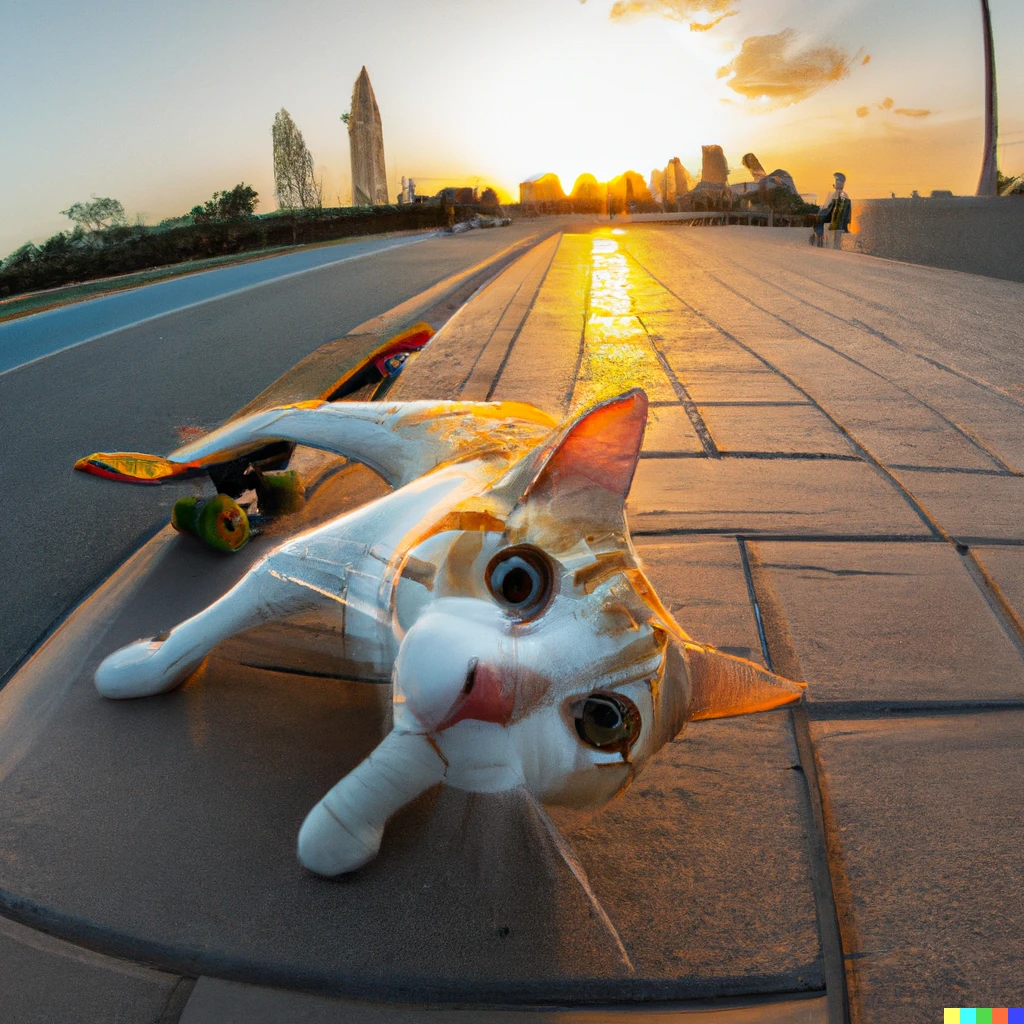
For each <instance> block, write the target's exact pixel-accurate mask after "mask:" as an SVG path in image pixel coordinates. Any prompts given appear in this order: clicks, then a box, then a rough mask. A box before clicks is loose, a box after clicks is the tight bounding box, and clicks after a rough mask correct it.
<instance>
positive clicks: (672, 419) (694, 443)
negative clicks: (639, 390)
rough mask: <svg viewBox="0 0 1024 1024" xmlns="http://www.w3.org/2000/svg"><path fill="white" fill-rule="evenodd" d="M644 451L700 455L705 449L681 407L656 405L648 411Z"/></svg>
mask: <svg viewBox="0 0 1024 1024" xmlns="http://www.w3.org/2000/svg"><path fill="white" fill-rule="evenodd" d="M643 450H644V451H645V452H693V453H695V454H700V453H702V452H703V451H704V447H703V446H702V445H701V443H700V438H699V437H697V431H696V430H694V428H693V424H692V423H691V422H690V417H689V416H687V415H686V410H685V409H683V407H682V406H681V405H655V406H651V407H650V408H649V409H648V411H647V432H646V433H645V434H644V449H643Z"/></svg>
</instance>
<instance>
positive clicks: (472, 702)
mask: <svg viewBox="0 0 1024 1024" xmlns="http://www.w3.org/2000/svg"><path fill="white" fill-rule="evenodd" d="M515 700H516V695H515V689H514V688H513V686H511V685H510V684H506V683H505V681H504V680H503V679H502V677H501V676H500V675H499V674H498V673H497V672H495V671H494V669H493V668H490V667H489V666H487V665H481V664H480V663H479V662H478V661H477V659H476V658H474V659H473V660H472V661H470V663H469V665H468V666H467V668H466V682H465V684H464V685H463V687H462V692H461V693H460V694H459V696H458V698H457V699H456V701H455V703H454V704H453V705H452V708H451V710H450V711H449V712H448V715H447V717H446V718H445V719H444V721H442V722H440V723H439V724H438V725H437V731H438V732H440V731H441V730H442V729H447V728H449V727H450V726H453V725H455V724H456V722H464V721H467V720H468V719H473V720H474V721H477V722H496V723H497V724H498V725H508V723H509V721H511V719H512V709H513V707H514V706H515Z"/></svg>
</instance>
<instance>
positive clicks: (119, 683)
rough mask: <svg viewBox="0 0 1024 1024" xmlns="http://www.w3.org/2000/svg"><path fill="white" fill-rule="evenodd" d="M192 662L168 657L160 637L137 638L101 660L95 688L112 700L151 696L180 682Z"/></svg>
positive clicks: (193, 661)
mask: <svg viewBox="0 0 1024 1024" xmlns="http://www.w3.org/2000/svg"><path fill="white" fill-rule="evenodd" d="M199 660H200V661H201V660H202V659H201V658H200V659H199ZM195 661H196V659H194V658H193V659H191V660H189V661H186V660H184V659H182V658H177V659H175V658H173V657H169V656H168V652H167V651H165V650H164V644H163V641H162V640H160V639H159V638H156V639H153V640H136V641H135V643H133V644H129V645H128V646H127V647H122V648H121V649H120V650H119V651H114V653H113V654H111V655H109V656H108V657H106V658H104V659H103V661H102V662H101V663H100V667H99V668H98V669H96V676H95V682H96V689H97V690H99V692H100V695H101V696H103V697H108V698H110V699H111V700H125V699H127V698H129V697H152V696H153V695H154V694H157V693H165V692H166V691H167V690H173V689H174V687H175V686H177V685H179V684H180V683H181V682H183V681H184V680H185V679H186V678H187V677H188V675H189V674H190V673H191V672H192V670H193V669H194V668H195V667H196V665H195Z"/></svg>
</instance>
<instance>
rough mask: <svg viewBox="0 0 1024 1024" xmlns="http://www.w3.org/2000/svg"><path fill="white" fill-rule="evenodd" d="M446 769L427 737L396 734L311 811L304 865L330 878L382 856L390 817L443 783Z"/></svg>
mask: <svg viewBox="0 0 1024 1024" xmlns="http://www.w3.org/2000/svg"><path fill="white" fill-rule="evenodd" d="M446 768H447V765H446V764H445V762H444V760H443V759H442V757H441V754H440V753H439V752H438V749H437V747H436V746H435V745H434V744H433V743H432V742H431V741H430V739H429V738H428V737H427V736H425V735H424V734H423V733H418V732H402V731H399V730H397V729H394V730H392V731H391V732H390V733H388V735H387V736H385V737H384V739H383V740H382V741H381V743H380V744H379V745H378V746H377V748H376V749H375V750H374V751H373V753H372V754H370V756H369V757H368V758H367V759H366V760H365V761H363V762H362V763H361V764H359V765H358V766H357V767H356V768H354V769H353V770H352V771H351V772H349V773H348V775H346V776H345V777H344V778H343V779H342V780H341V781H340V782H339V783H338V784H337V785H336V786H335V787H334V788H333V789H332V790H331V791H330V792H329V793H328V794H327V795H326V796H325V797H324V798H323V800H321V801H320V803H318V804H317V805H316V807H314V808H313V810H311V811H310V812H309V814H308V815H307V817H306V820H305V821H304V822H303V824H302V828H301V829H300V831H299V863H300V864H302V866H303V867H305V868H308V869H309V870H310V871H315V872H316V873H317V874H318V875H327V876H332V875H341V874H344V873H345V872H347V871H355V870H356V868H361V867H362V866H363V865H364V864H366V863H367V862H368V861H371V860H373V858H374V857H375V856H376V855H377V851H378V850H379V849H380V842H381V838H382V837H383V835H384V826H385V824H387V820H388V818H390V817H391V815H392V814H394V813H395V811H397V810H398V809H399V808H400V807H404V806H405V805H406V804H407V803H409V801H410V800H413V799H415V798H416V797H417V796H419V795H420V793H422V792H423V791H424V790H426V789H429V788H430V787H431V786H433V785H436V784H437V783H438V782H441V781H442V779H443V778H444V773H445V769H446Z"/></svg>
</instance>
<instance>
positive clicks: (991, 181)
mask: <svg viewBox="0 0 1024 1024" xmlns="http://www.w3.org/2000/svg"><path fill="white" fill-rule="evenodd" d="M981 22H982V32H983V34H984V37H985V152H984V155H983V156H982V160H981V177H980V178H979V179H978V195H979V196H986V197H988V196H995V195H998V194H999V193H998V191H997V189H996V136H997V135H998V132H999V126H998V122H997V118H996V57H995V46H994V43H993V40H992V13H991V11H990V10H989V6H988V0H981Z"/></svg>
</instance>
